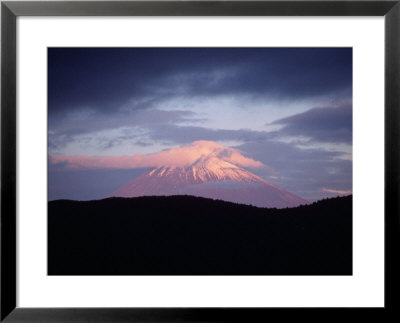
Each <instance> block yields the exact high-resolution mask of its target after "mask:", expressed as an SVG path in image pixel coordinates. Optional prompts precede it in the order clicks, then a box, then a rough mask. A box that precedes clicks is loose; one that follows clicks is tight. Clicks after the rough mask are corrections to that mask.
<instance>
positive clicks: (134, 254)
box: [48, 196, 352, 275]
mask: <svg viewBox="0 0 400 323" xmlns="http://www.w3.org/2000/svg"><path fill="white" fill-rule="evenodd" d="M48 274H49V275H351V274H352V196H346V197H338V198H332V199H325V200H321V201H318V202H315V203H313V204H310V205H304V206H299V207H296V208H286V209H266V208H257V207H253V206H248V205H242V204H235V203H230V202H224V201H219V200H212V199H206V198H200V197H194V196H168V197H164V196H150V197H137V198H108V199H103V200H96V201H85V202H82V201H71V200H58V201H52V202H49V203H48Z"/></svg>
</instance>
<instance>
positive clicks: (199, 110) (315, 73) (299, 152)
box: [48, 48, 352, 201]
mask: <svg viewBox="0 0 400 323" xmlns="http://www.w3.org/2000/svg"><path fill="white" fill-rule="evenodd" d="M48 60H49V61H48V64H49V70H48V76H49V83H48V84H49V87H48V89H49V91H48V116H49V128H48V130H49V137H48V139H49V141H48V143H49V148H48V150H49V154H50V155H67V156H76V155H84V156H123V155H136V154H150V153H155V152H159V151H162V150H167V149H171V148H176V147H180V146H182V145H186V144H189V143H191V142H193V141H196V140H212V141H216V142H218V143H220V144H222V145H225V146H229V147H234V148H238V149H240V150H241V151H242V152H243V153H244V154H245V155H246V156H248V157H250V158H253V159H255V160H259V161H261V162H262V163H263V164H265V165H267V166H268V169H267V170H266V169H260V170H253V172H255V173H256V174H257V175H259V176H261V177H263V178H265V179H266V180H269V181H270V182H272V183H274V184H277V185H279V186H281V187H283V188H285V189H287V190H288V191H291V192H292V193H294V194H297V195H299V196H301V197H303V198H305V199H308V200H311V201H313V200H317V199H320V198H323V197H329V196H337V195H338V194H345V193H348V192H351V190H352V49H351V48H242V49H241V48H110V49H96V48H91V49H85V48H50V49H49V50H48ZM271 169H272V170H273V171H271ZM141 172H143V169H122V170H121V169H119V170H116V169H115V170H114V169H96V170H94V169H93V170H92V169H86V170H70V169H67V168H66V167H64V165H60V164H58V165H54V164H52V163H49V200H54V199H60V198H68V199H79V200H85V199H98V198H103V197H104V196H106V195H107V194H109V193H110V192H112V191H114V190H115V189H117V188H118V187H120V186H122V185H123V184H125V183H126V182H128V181H130V180H131V179H132V178H134V177H135V176H137V175H138V174H140V173H141Z"/></svg>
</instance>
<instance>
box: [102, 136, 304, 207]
mask: <svg viewBox="0 0 400 323" xmlns="http://www.w3.org/2000/svg"><path fill="white" fill-rule="evenodd" d="M185 148H186V149H185V150H183V151H182V148H178V149H176V150H175V153H174V149H172V150H170V151H169V156H170V159H171V160H174V161H179V160H180V158H179V157H180V156H179V155H180V154H182V152H184V154H185V155H186V156H182V159H184V158H186V159H188V157H187V154H189V155H191V156H196V157H197V159H193V158H192V160H193V162H192V164H190V165H187V166H171V165H168V166H160V167H157V168H154V169H152V170H150V171H148V172H146V173H144V174H142V175H140V176H139V177H137V178H135V179H133V180H132V181H130V182H128V183H127V184H125V185H123V186H122V187H121V188H119V189H118V190H116V191H115V192H113V193H111V194H110V195H109V196H110V197H111V196H115V197H137V196H146V195H148V196H151V195H194V196H201V197H208V198H213V199H221V200H225V201H230V202H235V203H242V204H251V205H255V206H259V207H280V208H281V207H292V206H298V205H301V204H307V203H308V202H307V201H306V200H303V199H302V198H300V197H298V196H296V195H294V194H292V193H290V192H287V191H285V190H284V189H282V188H280V187H279V186H276V185H274V184H272V183H270V182H268V181H266V180H264V179H262V178H261V177H259V176H257V175H255V174H253V173H251V172H249V171H247V170H245V169H244V168H242V167H240V166H239V165H240V164H243V163H244V162H243V160H244V161H246V157H244V156H242V155H241V154H238V153H237V151H236V150H232V149H231V148H228V147H224V146H222V145H219V144H217V143H214V142H208V141H200V142H195V143H193V144H192V146H190V147H189V148H188V147H185ZM235 154H236V155H235ZM249 160H251V159H249ZM251 161H253V160H251ZM253 162H254V164H255V163H257V162H256V161H253ZM176 164H177V165H180V164H181V163H179V162H177V163H176Z"/></svg>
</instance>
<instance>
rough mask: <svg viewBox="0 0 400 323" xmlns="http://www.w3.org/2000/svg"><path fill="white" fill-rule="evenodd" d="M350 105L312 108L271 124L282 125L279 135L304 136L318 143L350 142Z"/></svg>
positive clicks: (351, 121)
mask: <svg viewBox="0 0 400 323" xmlns="http://www.w3.org/2000/svg"><path fill="white" fill-rule="evenodd" d="M352 114H353V112H352V106H351V105H350V104H346V105H342V106H339V107H324V108H313V109H310V110H308V111H306V112H303V113H300V114H296V115H293V116H290V117H288V118H284V119H280V120H277V121H275V122H273V124H279V125H283V126H284V128H283V129H281V130H280V131H279V134H282V135H287V136H305V137H309V138H311V139H312V140H314V141H318V142H332V143H349V144H351V142H352V134H353V126H352V124H353V118H352Z"/></svg>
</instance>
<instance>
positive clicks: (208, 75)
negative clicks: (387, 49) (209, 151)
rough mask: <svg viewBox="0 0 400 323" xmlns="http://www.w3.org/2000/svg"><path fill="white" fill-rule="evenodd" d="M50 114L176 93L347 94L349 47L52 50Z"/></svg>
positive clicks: (111, 109)
mask: <svg viewBox="0 0 400 323" xmlns="http://www.w3.org/2000/svg"><path fill="white" fill-rule="evenodd" d="M48 62H49V69H48V89H49V91H48V104H49V114H50V115H56V116H57V115H61V116H62V115H63V114H65V113H68V112H70V111H71V110H74V109H78V110H79V109H82V108H89V109H93V110H95V111H97V112H101V113H115V111H116V110H118V109H119V108H120V107H123V106H125V105H126V104H127V102H130V100H132V99H133V101H132V102H131V103H130V108H131V109H137V110H138V109H147V108H149V107H154V106H155V105H156V104H157V103H159V102H162V101H164V100H166V99H168V98H172V97H176V96H187V97H193V96H213V95H233V94H234V95H240V94H246V95H253V96H263V97H264V96H267V97H271V96H272V97H279V98H285V99H299V98H307V97H313V96H337V95H339V94H340V96H351V84H352V49H351V48H49V50H48Z"/></svg>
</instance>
